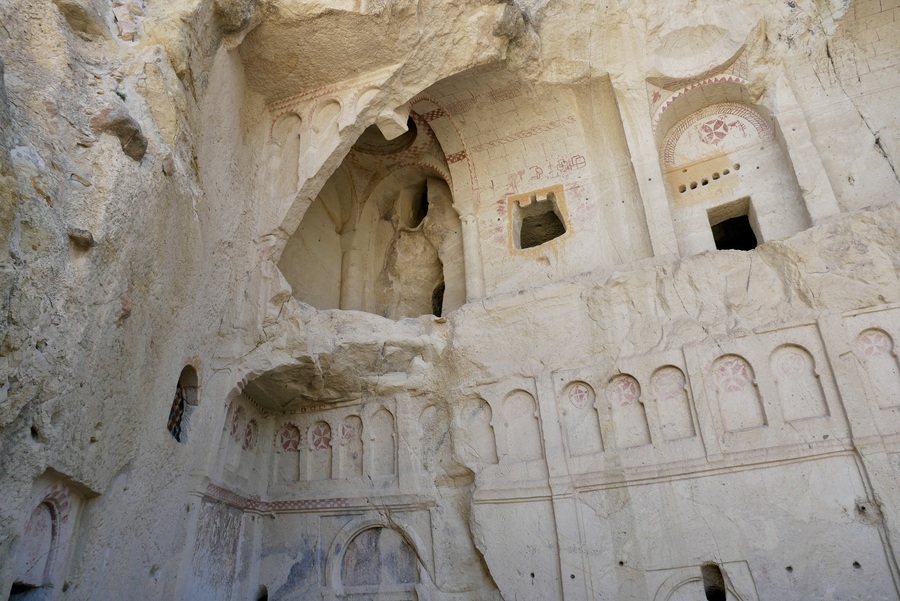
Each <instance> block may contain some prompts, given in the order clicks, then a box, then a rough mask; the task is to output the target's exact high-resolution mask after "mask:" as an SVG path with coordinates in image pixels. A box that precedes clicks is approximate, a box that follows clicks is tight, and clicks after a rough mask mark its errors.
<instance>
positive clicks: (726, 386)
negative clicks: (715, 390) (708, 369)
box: [715, 357, 751, 392]
mask: <svg viewBox="0 0 900 601" xmlns="http://www.w3.org/2000/svg"><path fill="white" fill-rule="evenodd" d="M715 378H716V383H717V384H718V385H719V390H721V391H723V392H740V391H741V390H744V389H745V388H746V387H747V385H748V384H749V383H750V380H751V378H750V370H749V368H748V367H747V364H746V363H745V362H744V361H743V360H741V359H739V358H737V357H731V358H728V359H725V360H724V361H722V362H721V363H719V365H718V366H716V371H715Z"/></svg>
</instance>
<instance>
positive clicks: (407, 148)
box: [278, 113, 466, 319]
mask: <svg viewBox="0 0 900 601" xmlns="http://www.w3.org/2000/svg"><path fill="white" fill-rule="evenodd" d="M407 129H408V131H407V132H406V133H403V134H401V135H400V136H397V137H395V138H392V139H390V140H389V139H387V138H386V137H385V136H384V135H382V133H381V131H380V130H379V129H378V127H377V126H376V125H373V126H371V127H369V128H368V129H366V130H365V131H364V132H363V134H362V135H361V136H360V137H359V139H358V140H357V142H356V144H355V145H354V146H353V148H352V149H351V150H350V153H349V154H348V155H347V157H346V158H345V159H344V161H343V163H342V164H341V165H340V167H338V169H337V170H336V171H335V172H334V174H333V175H332V176H331V178H330V179H329V180H328V181H327V182H326V184H325V185H324V186H323V188H322V190H321V192H320V193H319V195H318V196H317V197H316V199H315V200H314V201H313V202H312V204H311V205H310V207H309V209H308V210H307V211H306V213H305V214H304V216H303V219H302V221H301V222H300V226H299V227H298V228H297V230H296V232H295V233H294V234H293V236H292V237H291V238H290V239H289V241H288V243H287V245H286V247H285V249H284V252H283V253H282V255H281V259H280V261H279V264H278V267H279V269H281V272H282V273H283V274H284V276H285V279H287V281H288V282H289V283H290V284H291V286H292V288H293V294H294V296H295V297H296V298H297V299H299V300H301V301H303V302H306V303H309V304H310V305H312V306H314V307H316V308H318V309H347V310H357V311H366V312H369V313H375V314H378V315H382V316H384V317H388V318H390V319H400V318H403V317H416V316H419V315H428V314H434V315H437V316H441V315H443V314H445V313H447V312H449V311H452V310H453V309H456V308H457V307H459V306H461V305H463V304H464V303H465V301H466V285H465V267H464V262H463V238H462V226H461V224H460V220H459V215H458V214H457V212H456V210H455V209H454V207H453V197H452V193H451V188H450V183H449V181H450V175H449V169H448V167H447V161H446V158H445V157H444V153H443V151H442V149H441V146H440V144H439V143H438V141H437V138H436V136H435V135H434V132H433V131H432V130H431V128H430V127H429V125H428V123H427V122H426V121H425V120H424V119H422V118H421V117H420V116H419V115H417V114H415V113H411V115H410V118H409V120H408V122H407Z"/></svg>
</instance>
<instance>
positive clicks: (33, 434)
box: [31, 426, 40, 440]
mask: <svg viewBox="0 0 900 601" xmlns="http://www.w3.org/2000/svg"><path fill="white" fill-rule="evenodd" d="M39 434H40V432H39V431H38V429H37V426H31V437H32V438H33V439H35V440H37V438H38V435H39Z"/></svg>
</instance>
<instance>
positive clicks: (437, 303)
mask: <svg viewBox="0 0 900 601" xmlns="http://www.w3.org/2000/svg"><path fill="white" fill-rule="evenodd" d="M445 289H446V286H445V285H444V282H441V283H440V284H438V285H437V288H435V289H434V292H432V293H431V312H432V313H433V314H434V316H435V317H440V316H441V311H442V310H443V309H444V290H445Z"/></svg>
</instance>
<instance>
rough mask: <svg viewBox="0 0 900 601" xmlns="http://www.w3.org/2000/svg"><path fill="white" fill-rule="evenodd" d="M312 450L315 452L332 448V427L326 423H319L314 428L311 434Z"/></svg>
mask: <svg viewBox="0 0 900 601" xmlns="http://www.w3.org/2000/svg"><path fill="white" fill-rule="evenodd" d="M309 443H310V448H311V449H312V450H314V451H322V450H324V449H327V448H328V447H329V446H331V426H329V425H328V424H326V423H325V422H319V423H317V424H316V425H315V426H313V429H312V431H311V432H310V434H309Z"/></svg>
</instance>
